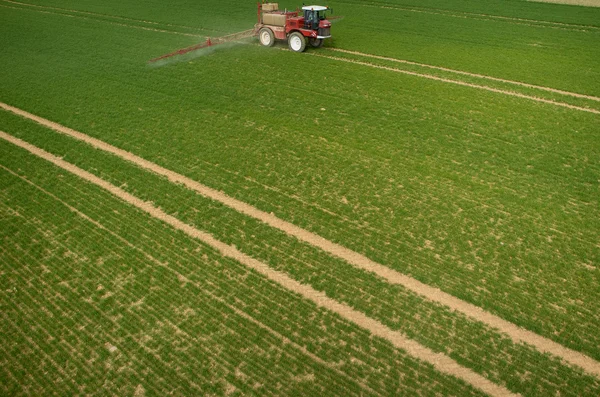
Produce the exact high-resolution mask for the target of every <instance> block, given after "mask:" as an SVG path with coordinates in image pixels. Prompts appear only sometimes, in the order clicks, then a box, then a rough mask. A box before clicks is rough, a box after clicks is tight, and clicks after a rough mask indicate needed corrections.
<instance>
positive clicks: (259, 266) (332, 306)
mask: <svg viewBox="0 0 600 397" xmlns="http://www.w3.org/2000/svg"><path fill="white" fill-rule="evenodd" d="M0 138H2V139H4V140H6V141H8V142H11V143H12V144H14V145H16V146H19V147H21V148H23V149H25V150H27V151H29V152H30V153H32V154H34V155H36V156H38V157H40V158H42V159H44V160H47V161H49V162H51V163H53V164H54V165H56V166H58V167H60V168H62V169H64V170H66V171H68V172H71V173H72V174H74V175H77V176H78V177H80V178H82V179H84V180H86V181H88V182H90V183H93V184H95V185H97V186H100V187H102V188H103V189H105V190H107V191H109V192H110V193H111V194H113V195H114V196H116V197H118V198H120V199H121V200H123V201H125V202H127V203H128V204H131V205H133V206H135V207H137V208H138V209H141V210H143V211H144V212H146V213H148V214H150V215H151V216H152V217H154V218H157V219H160V220H162V221H163V222H165V223H167V224H169V225H170V226H172V227H174V228H175V229H178V230H180V231H183V232H184V233H186V234H187V235H189V236H190V237H193V238H196V239H198V240H200V241H202V242H204V243H205V244H207V245H209V246H211V247H213V248H214V249H216V250H218V251H219V252H220V253H221V254H222V255H223V256H226V257H229V258H233V259H235V260H237V261H238V262H240V263H242V264H244V265H246V266H248V267H249V268H251V269H253V270H255V271H257V272H259V273H261V274H262V275H264V276H265V277H267V278H269V279H271V280H273V281H275V282H277V283H278V284H280V285H282V286H283V287H285V288H286V289H288V290H290V291H293V292H295V293H298V294H300V295H301V296H303V297H304V298H306V299H309V300H311V301H312V302H314V303H316V304H317V305H318V306H321V307H324V308H326V309H328V310H330V311H332V312H335V313H337V314H338V315H340V316H341V317H343V318H345V319H347V320H349V321H351V322H353V323H355V324H357V325H359V326H360V327H362V328H364V329H366V330H368V331H370V332H371V333H372V334H373V335H376V336H378V337H380V338H383V339H386V340H388V341H389V342H391V343H392V344H393V345H394V346H395V347H397V348H399V349H403V350H405V351H406V352H408V354H410V355H412V356H414V357H416V358H418V359H420V360H423V361H425V362H428V363H429V364H431V365H433V366H434V367H435V368H436V369H437V370H439V371H440V372H442V373H445V374H448V375H452V376H455V377H457V378H459V379H462V380H463V381H465V382H467V383H469V384H471V385H472V386H474V387H476V388H478V389H480V390H482V391H484V392H486V393H488V394H489V395H491V396H498V397H500V396H515V395H516V394H514V393H512V392H511V391H510V390H508V389H506V388H504V387H502V386H499V385H496V384H495V383H493V382H490V381H489V380H487V379H486V378H484V377H483V376H481V375H479V374H477V373H475V372H474V371H472V370H470V369H468V368H465V367H463V366H461V365H459V364H458V363H456V362H455V361H454V360H452V359H451V358H449V357H448V356H446V355H444V354H441V353H435V352H434V351H432V350H430V349H429V348H427V347H425V346H423V345H420V344H419V343H417V342H415V341H413V340H411V339H408V338H406V337H405V336H404V335H403V334H401V333H400V332H397V331H393V330H391V329H390V328H388V327H386V326H385V325H383V324H382V323H380V322H379V321H377V320H374V319H372V318H370V317H367V316H366V315H364V314H363V313H361V312H358V311H356V310H354V309H352V308H351V307H350V306H348V305H345V304H343V303H339V302H337V301H335V300H333V299H331V298H329V297H327V296H326V295H325V294H324V293H323V292H320V291H317V290H315V289H313V288H312V287H310V286H307V285H304V284H301V283H299V282H298V281H296V280H294V279H292V278H290V277H289V276H288V275H287V274H285V273H282V272H279V271H276V270H273V269H271V268H270V267H269V266H268V265H266V264H264V263H262V262H260V261H258V260H256V259H254V258H251V257H249V256H248V255H246V254H244V253H242V252H240V251H238V250H237V249H236V248H234V247H232V246H229V245H227V244H225V243H222V242H221V241H219V240H217V239H215V238H214V237H213V236H212V235H210V234H208V233H206V232H203V231H201V230H198V229H196V228H194V227H192V226H190V225H188V224H186V223H183V222H182V221H180V220H179V219H177V218H174V217H173V216H171V215H169V214H167V213H165V212H163V211H162V210H161V209H159V208H157V207H155V206H154V205H153V204H151V203H148V202H145V201H143V200H141V199H139V198H137V197H135V196H133V195H131V194H129V193H127V192H125V191H124V190H122V189H120V188H118V187H117V186H114V185H112V184H110V183H108V182H106V181H105V180H103V179H100V178H98V177H97V176H95V175H93V174H91V173H89V172H87V171H85V170H82V169H81V168H79V167H76V166H75V165H73V164H71V163H68V162H66V161H64V160H62V159H61V158H59V157H57V156H54V155H53V154H51V153H48V152H46V151H44V150H42V149H40V148H38V147H36V146H33V145H31V144H29V143H27V142H25V141H23V140H21V139H18V138H15V137H13V136H12V135H9V134H7V133H5V132H3V131H0Z"/></svg>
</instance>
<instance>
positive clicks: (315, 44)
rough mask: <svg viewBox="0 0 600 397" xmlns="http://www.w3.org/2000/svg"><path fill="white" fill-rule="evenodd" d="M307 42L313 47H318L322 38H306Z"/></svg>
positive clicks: (321, 42) (320, 45) (321, 44)
mask: <svg viewBox="0 0 600 397" xmlns="http://www.w3.org/2000/svg"><path fill="white" fill-rule="evenodd" d="M308 42H309V43H310V45H311V47H314V48H320V47H322V46H323V39H315V38H310V39H308Z"/></svg>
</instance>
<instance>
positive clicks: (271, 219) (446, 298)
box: [0, 102, 600, 378]
mask: <svg viewBox="0 0 600 397" xmlns="http://www.w3.org/2000/svg"><path fill="white" fill-rule="evenodd" d="M0 108H3V109H5V110H7V111H10V112H12V113H15V114H17V115H19V116H22V117H25V118H28V119H30V120H33V121H35V122H37V123H39V124H41V125H43V126H45V127H48V128H51V129H53V130H55V131H57V132H60V133H62V134H65V135H68V136H70V137H72V138H75V139H78V140H80V141H83V142H86V143H87V144H89V145H91V146H93V147H95V148H97V149H101V150H104V151H107V152H109V153H112V154H114V155H116V156H118V157H120V158H122V159H124V160H127V161H129V162H132V163H134V164H136V165H137V166H139V167H141V168H144V169H147V170H149V171H152V172H154V173H156V174H159V175H162V176H165V177H167V179H169V180H170V181H171V182H173V183H180V184H182V185H184V186H186V187H187V188H189V189H191V190H194V191H196V192H197V193H199V194H201V195H203V196H205V197H208V198H210V199H213V200H215V201H218V202H220V203H222V204H224V205H226V206H228V207H230V208H233V209H234V210H236V211H238V212H241V213H243V214H245V215H248V216H251V217H253V218H255V219H258V220H260V221H261V222H264V223H266V224H267V225H269V226H271V227H274V228H277V229H279V230H281V231H283V232H285V233H287V234H288V235H290V236H294V237H296V238H297V239H298V240H301V241H304V242H306V243H308V244H310V245H312V246H314V247H317V248H320V249H322V250H323V251H325V252H327V253H329V254H331V255H333V256H336V257H338V258H341V259H343V260H345V261H346V262H348V263H349V264H351V265H353V266H355V267H357V268H360V269H363V270H366V271H369V272H372V273H375V274H376V275H378V276H379V277H381V278H383V279H385V280H387V281H388V282H389V283H391V284H399V285H402V286H403V287H404V288H406V289H408V290H410V291H412V292H414V293H416V294H419V295H421V296H423V297H425V298H427V299H429V300H431V301H433V302H437V303H440V304H442V305H444V306H447V307H449V308H450V309H452V310H455V311H457V312H460V313H463V314H465V315H466V316H468V317H470V318H472V319H475V320H477V321H480V322H482V323H484V324H486V325H488V326H490V327H492V328H495V329H497V330H499V331H501V332H503V333H505V334H507V335H508V336H509V337H510V338H511V339H512V340H513V341H514V342H516V343H518V342H524V343H527V344H529V345H532V346H534V347H535V348H536V349H538V350H539V351H541V352H544V353H550V354H553V355H555V356H557V357H560V358H561V359H563V360H564V361H565V362H567V363H569V364H572V365H576V366H579V367H581V368H582V369H584V370H585V371H586V372H588V373H590V374H593V375H595V376H597V377H599V378H600V362H598V361H596V360H594V359H592V358H590V357H588V356H586V355H585V354H583V353H580V352H578V351H575V350H572V349H569V348H567V347H564V346H562V345H560V344H558V343H556V342H554V341H552V340H550V339H548V338H545V337H543V336H540V335H538V334H536V333H534V332H531V331H528V330H526V329H524V328H521V327H519V326H517V325H515V324H513V323H511V322H509V321H506V320H504V319H502V318H500V317H498V316H497V315H495V314H492V313H489V312H486V311H485V310H483V309H482V308H480V307H478V306H475V305H473V304H472V303H468V302H465V301H463V300H461V299H459V298H456V297H455V296H452V295H450V294H448V293H446V292H444V291H442V290H440V289H439V288H435V287H431V286H429V285H427V284H424V283H422V282H420V281H419V280H417V279H414V278H412V277H410V276H407V275H405V274H402V273H400V272H398V271H396V270H393V269H390V268H389V267H387V266H384V265H381V264H379V263H377V262H374V261H372V260H371V259H369V258H367V257H366V256H364V255H362V254H359V253H358V252H354V251H352V250H350V249H348V248H345V247H342V246H341V245H339V244H336V243H333V242H331V241H329V240H327V239H325V238H323V237H321V236H319V235H317V234H314V233H311V232H309V231H307V230H304V229H302V228H300V227H298V226H296V225H293V224H291V223H289V222H287V221H284V220H283V219H280V218H278V217H276V216H275V215H274V214H268V213H266V212H264V211H261V210H259V209H258V208H255V207H253V206H251V205H249V204H247V203H244V202H242V201H239V200H237V199H235V198H233V197H229V196H227V195H226V194H225V193H222V192H220V191H217V190H215V189H212V188H210V187H208V186H205V185H202V184H201V183H199V182H196V181H194V180H192V179H190V178H188V177H186V176H183V175H181V174H178V173H176V172H173V171H171V170H168V169H166V168H164V167H161V166H159V165H157V164H154V163H152V162H150V161H148V160H145V159H143V158H141V157H139V156H136V155H135V154H133V153H130V152H127V151H125V150H123V149H119V148H117V147H115V146H112V145H110V144H108V143H106V142H103V141H101V140H99V139H96V138H92V137H90V136H88V135H85V134H83V133H81V132H78V131H75V130H72V129H70V128H68V127H65V126H62V125H60V124H57V123H54V122H52V121H49V120H46V119H44V118H42V117H38V116H35V115H33V114H31V113H28V112H26V111H24V110H21V109H18V108H15V107H13V106H10V105H7V104H5V103H3V102H0Z"/></svg>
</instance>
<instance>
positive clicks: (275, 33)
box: [254, 3, 332, 52]
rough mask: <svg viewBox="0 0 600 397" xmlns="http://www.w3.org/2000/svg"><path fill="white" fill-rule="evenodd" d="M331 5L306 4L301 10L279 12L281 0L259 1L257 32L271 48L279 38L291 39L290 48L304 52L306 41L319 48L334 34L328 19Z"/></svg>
mask: <svg viewBox="0 0 600 397" xmlns="http://www.w3.org/2000/svg"><path fill="white" fill-rule="evenodd" d="M328 11H329V12H332V10H331V9H330V8H329V7H323V6H303V7H302V15H301V11H300V10H296V11H287V10H285V11H279V5H278V4H277V3H258V23H257V24H256V26H255V27H254V28H255V31H257V32H258V39H259V40H260V43H261V44H262V45H264V46H267V47H271V46H273V45H274V44H275V39H279V40H287V41H288V45H289V47H290V50H292V51H295V52H303V51H304V50H305V49H306V42H307V41H308V43H309V44H310V45H311V46H312V47H315V48H318V47H321V46H322V45H323V40H324V39H327V38H329V37H331V22H329V21H328V20H327V19H325V14H326V13H327V12H328Z"/></svg>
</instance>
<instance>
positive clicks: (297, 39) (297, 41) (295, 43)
mask: <svg viewBox="0 0 600 397" xmlns="http://www.w3.org/2000/svg"><path fill="white" fill-rule="evenodd" d="M288 46H289V47H290V50H292V51H294V52H304V50H305V49H306V39H305V38H304V36H302V33H300V32H294V33H292V34H291V35H290V37H288Z"/></svg>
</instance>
